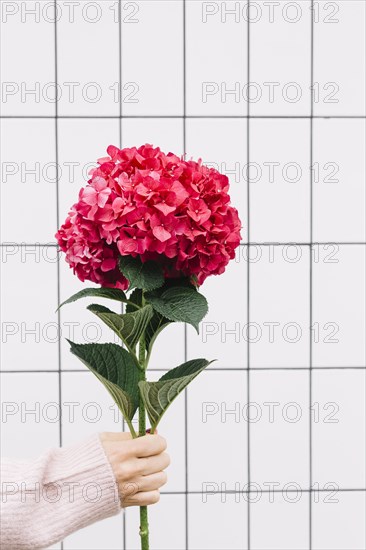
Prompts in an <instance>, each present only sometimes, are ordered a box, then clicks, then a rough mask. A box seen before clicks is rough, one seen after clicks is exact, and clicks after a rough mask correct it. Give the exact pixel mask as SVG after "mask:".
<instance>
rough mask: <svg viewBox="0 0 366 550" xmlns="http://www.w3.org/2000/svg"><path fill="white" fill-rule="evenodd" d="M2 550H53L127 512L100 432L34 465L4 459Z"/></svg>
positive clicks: (1, 495) (41, 458)
mask: <svg viewBox="0 0 366 550" xmlns="http://www.w3.org/2000/svg"><path fill="white" fill-rule="evenodd" d="M0 487H1V494H0V497H1V524H0V547H1V548H3V549H4V550H29V549H37V548H38V549H39V548H47V547H48V546H50V545H52V544H54V543H56V542H58V541H61V540H62V539H64V538H65V537H66V536H67V535H69V534H70V533H73V532H74V531H77V530H78V529H81V528H82V527H86V526H87V525H90V524H91V523H94V522H95V521H98V520H101V519H104V518H107V517H109V516H113V515H115V514H117V513H118V512H119V511H120V510H121V504H120V498H119V494H118V486H117V483H116V479H115V476H114V474H113V470H112V467H111V465H110V463H109V461H108V459H107V457H106V455H105V453H104V449H103V447H102V444H101V441H100V438H99V435H98V434H94V435H93V436H91V437H89V438H88V439H86V440H85V441H82V442H80V443H77V444H75V445H71V446H68V447H62V448H59V449H49V450H48V451H46V452H45V453H43V454H42V455H41V456H40V457H38V458H37V459H36V460H33V461H27V462H25V461H22V462H16V461H14V460H9V459H4V460H2V461H1V483H0Z"/></svg>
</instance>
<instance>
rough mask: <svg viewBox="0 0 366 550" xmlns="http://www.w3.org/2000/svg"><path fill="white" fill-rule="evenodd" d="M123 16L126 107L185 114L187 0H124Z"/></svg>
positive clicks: (147, 112)
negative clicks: (143, 0) (184, 71)
mask: <svg viewBox="0 0 366 550" xmlns="http://www.w3.org/2000/svg"><path fill="white" fill-rule="evenodd" d="M121 16H122V49H121V55H122V92H121V94H122V113H123V114H125V115H164V116H167V115H176V116H178V115H182V114H183V1H182V0H174V2H166V1H165V0H152V1H149V2H126V1H124V0H123V1H122V3H121ZM167 21H168V22H169V24H167ZM157 71H158V72H159V76H158V78H157Z"/></svg>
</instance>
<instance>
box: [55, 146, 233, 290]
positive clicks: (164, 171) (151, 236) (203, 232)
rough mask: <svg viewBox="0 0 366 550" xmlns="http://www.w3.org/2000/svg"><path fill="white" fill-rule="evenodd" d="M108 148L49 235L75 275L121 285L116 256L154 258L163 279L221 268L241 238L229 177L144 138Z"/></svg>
mask: <svg viewBox="0 0 366 550" xmlns="http://www.w3.org/2000/svg"><path fill="white" fill-rule="evenodd" d="M107 153H108V155H109V156H108V157H103V158H100V159H99V160H98V167H97V168H93V169H92V170H91V172H90V175H91V178H90V179H89V180H88V184H87V185H86V186H85V187H84V188H82V189H81V190H80V192H79V200H78V202H77V203H76V204H74V205H73V206H72V208H71V210H70V212H69V214H68V216H67V219H66V221H65V223H64V224H63V225H62V226H61V228H60V229H59V230H58V231H57V233H56V235H55V236H56V239H57V242H58V244H59V246H60V249H61V250H62V251H63V252H65V253H66V261H67V262H68V263H69V265H70V267H71V268H72V269H73V271H74V273H75V274H76V275H77V276H78V277H79V279H80V280H81V281H85V280H90V281H93V282H94V283H97V284H100V285H101V286H108V287H116V288H121V289H126V288H127V287H128V282H127V280H126V279H125V278H124V277H123V275H122V274H121V272H120V271H119V269H118V257H119V255H122V256H126V255H130V256H133V257H136V256H140V258H141V260H142V261H143V262H144V261H146V260H154V261H156V262H159V263H160V264H161V265H162V266H163V269H164V273H165V276H166V277H178V276H182V275H183V276H187V277H191V278H192V280H193V281H195V282H196V283H197V284H199V285H201V284H202V283H203V281H204V280H205V279H206V277H208V276H209V275H218V274H220V273H223V272H224V270H225V267H226V265H227V264H228V262H229V261H230V259H232V258H234V256H235V249H236V247H237V246H238V245H239V243H240V238H241V235H240V229H241V223H240V220H239V217H238V212H237V210H236V209H235V208H234V207H232V206H231V205H230V197H229V195H228V190H229V181H228V178H227V177H226V176H225V175H223V174H220V173H219V172H218V171H217V170H215V169H214V168H208V167H206V166H204V165H203V164H202V160H201V159H199V160H198V162H195V161H193V160H188V161H187V160H184V158H183V157H181V158H179V157H178V156H176V155H174V154H173V153H168V154H165V153H163V152H162V151H161V150H160V149H159V147H155V148H154V147H153V146H152V145H150V144H145V145H142V146H141V147H139V148H136V147H132V148H125V149H119V148H118V147H115V146H113V145H110V146H109V147H108V149H107Z"/></svg>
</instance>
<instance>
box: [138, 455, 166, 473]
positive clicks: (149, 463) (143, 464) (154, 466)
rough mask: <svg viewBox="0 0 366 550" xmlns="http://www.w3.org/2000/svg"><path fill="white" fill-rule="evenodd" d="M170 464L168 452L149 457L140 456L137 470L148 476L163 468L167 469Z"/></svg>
mask: <svg viewBox="0 0 366 550" xmlns="http://www.w3.org/2000/svg"><path fill="white" fill-rule="evenodd" d="M169 464H170V456H169V455H168V453H160V454H158V455H155V456H149V457H147V458H139V459H138V461H137V464H136V467H137V471H138V473H139V474H140V475H143V476H148V475H150V474H154V473H156V472H160V471H161V470H165V468H167V467H168V466H169Z"/></svg>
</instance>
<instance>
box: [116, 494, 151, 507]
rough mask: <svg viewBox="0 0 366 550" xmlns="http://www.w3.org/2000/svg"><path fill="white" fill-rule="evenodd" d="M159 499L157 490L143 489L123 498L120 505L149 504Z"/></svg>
mask: <svg viewBox="0 0 366 550" xmlns="http://www.w3.org/2000/svg"><path fill="white" fill-rule="evenodd" d="M159 500H160V493H159V491H143V492H140V493H137V494H135V495H131V496H129V497H127V498H126V499H123V501H122V506H124V507H126V508H127V507H128V506H149V505H150V504H156V503H157V502H159Z"/></svg>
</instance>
